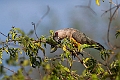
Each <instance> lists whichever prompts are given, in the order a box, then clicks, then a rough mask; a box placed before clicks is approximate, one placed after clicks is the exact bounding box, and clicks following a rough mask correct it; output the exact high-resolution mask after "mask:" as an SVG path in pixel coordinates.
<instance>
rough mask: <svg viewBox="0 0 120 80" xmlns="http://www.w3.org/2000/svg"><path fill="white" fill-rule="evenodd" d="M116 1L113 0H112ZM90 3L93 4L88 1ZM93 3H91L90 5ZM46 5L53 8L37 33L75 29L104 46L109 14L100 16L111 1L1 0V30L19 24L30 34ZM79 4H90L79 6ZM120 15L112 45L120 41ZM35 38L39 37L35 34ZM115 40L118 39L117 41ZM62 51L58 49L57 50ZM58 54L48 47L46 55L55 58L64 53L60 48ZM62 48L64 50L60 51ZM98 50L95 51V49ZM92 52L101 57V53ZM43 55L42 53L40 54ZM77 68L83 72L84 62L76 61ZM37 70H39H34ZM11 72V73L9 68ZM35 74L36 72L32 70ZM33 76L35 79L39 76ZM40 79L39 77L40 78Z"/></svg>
mask: <svg viewBox="0 0 120 80" xmlns="http://www.w3.org/2000/svg"><path fill="white" fill-rule="evenodd" d="M113 1H114V0H113ZM89 2H90V3H91V5H90V4H89ZM88 5H90V6H88ZM47 6H49V7H50V11H49V13H48V14H47V15H46V16H45V17H44V19H43V20H42V21H41V22H40V23H39V25H38V27H37V29H36V32H37V34H38V36H39V37H40V36H41V35H47V36H49V30H58V29H62V28H68V27H72V28H76V29H78V30H80V31H81V32H83V33H85V34H86V35H87V36H89V37H90V38H92V39H93V40H95V41H97V42H99V43H101V44H102V45H103V46H105V48H107V49H109V48H108V47H107V45H106V41H107V40H106V36H107V35H106V34H107V29H108V22H109V13H106V14H104V15H103V16H101V15H102V14H103V13H104V11H105V10H108V9H109V2H108V1H106V0H105V2H102V1H101V5H100V6H97V5H96V4H95V0H1V1H0V32H2V33H4V34H5V35H7V33H8V32H9V30H10V29H11V27H12V26H15V27H18V28H20V29H22V30H23V31H25V32H26V33H28V32H29V31H30V30H33V25H32V24H31V22H34V23H36V24H37V23H38V21H39V20H40V19H41V17H42V16H43V15H44V14H45V13H46V12H47ZM80 6H88V7H90V8H87V7H80ZM119 19H120V18H119V14H118V16H117V20H115V21H114V22H113V23H112V28H111V32H110V39H112V40H111V42H112V44H118V42H119V41H117V40H116V39H115V36H114V35H115V31H116V30H117V29H118V27H119V24H120V23H119ZM32 37H34V38H36V36H35V35H33V36H32ZM5 39H6V37H4V36H3V35H0V40H1V41H3V40H5ZM115 40H116V41H115ZM58 51H59V52H58ZM58 51H56V52H55V53H52V54H51V53H50V49H49V46H48V47H47V53H46V54H47V55H48V56H50V57H53V56H54V55H57V54H60V53H62V50H58ZM60 51H61V52H60ZM88 51H89V52H90V50H88ZM94 51H95V52H96V50H94ZM95 52H92V53H91V54H92V55H94V56H95V57H96V58H99V57H98V56H99V54H94V53H95ZM41 56H43V54H42V53H41ZM8 57H9V55H7V54H6V53H5V55H3V58H8ZM3 64H4V66H6V67H9V68H10V69H12V70H13V71H17V69H18V68H19V67H13V66H9V65H7V64H6V63H5V60H3ZM76 68H77V70H78V71H77V73H79V74H81V72H82V71H83V69H84V67H83V66H82V65H81V64H78V63H75V65H74V66H73V69H76ZM34 71H35V73H36V71H37V70H36V69H34ZM7 73H8V74H9V75H10V74H11V72H10V71H7ZM33 73H34V72H33ZM35 73H34V75H31V76H32V77H33V78H34V77H38V76H39V75H37V73H36V75H35ZM38 78H39V77H38Z"/></svg>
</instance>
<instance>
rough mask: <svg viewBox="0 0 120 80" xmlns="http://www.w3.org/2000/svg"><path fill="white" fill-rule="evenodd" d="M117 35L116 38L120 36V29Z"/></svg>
mask: <svg viewBox="0 0 120 80" xmlns="http://www.w3.org/2000/svg"><path fill="white" fill-rule="evenodd" d="M115 36H116V38H118V36H120V30H117V31H116V34H115Z"/></svg>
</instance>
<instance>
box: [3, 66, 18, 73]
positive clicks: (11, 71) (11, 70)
mask: <svg viewBox="0 0 120 80" xmlns="http://www.w3.org/2000/svg"><path fill="white" fill-rule="evenodd" d="M3 68H5V69H7V70H9V71H10V72H12V73H14V74H15V73H16V72H15V71H13V70H11V69H9V68H7V67H5V66H3Z"/></svg>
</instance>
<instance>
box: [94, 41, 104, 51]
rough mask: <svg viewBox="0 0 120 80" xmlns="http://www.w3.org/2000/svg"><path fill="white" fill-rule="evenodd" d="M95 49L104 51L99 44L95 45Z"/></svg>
mask: <svg viewBox="0 0 120 80" xmlns="http://www.w3.org/2000/svg"><path fill="white" fill-rule="evenodd" d="M95 49H97V50H100V51H101V50H105V48H104V46H102V45H101V44H100V43H97V42H96V47H95Z"/></svg>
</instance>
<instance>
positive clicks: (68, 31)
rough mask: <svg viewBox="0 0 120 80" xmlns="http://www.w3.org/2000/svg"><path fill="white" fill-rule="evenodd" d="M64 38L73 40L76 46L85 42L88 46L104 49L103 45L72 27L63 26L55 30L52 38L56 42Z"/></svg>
mask: <svg viewBox="0 0 120 80" xmlns="http://www.w3.org/2000/svg"><path fill="white" fill-rule="evenodd" d="M64 38H68V39H69V40H70V41H73V42H74V43H75V44H76V45H77V47H78V46H81V45H83V44H87V45H90V48H95V49H97V50H99V51H101V50H105V48H104V46H102V45H101V44H100V43H98V42H96V41H94V40H92V39H91V38H89V37H88V36H87V35H85V34H84V33H82V32H81V31H79V30H77V29H74V28H64V29H60V30H57V31H55V33H54V36H53V39H54V40H55V41H56V42H60V41H61V40H63V39H64ZM93 45H94V46H93Z"/></svg>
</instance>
